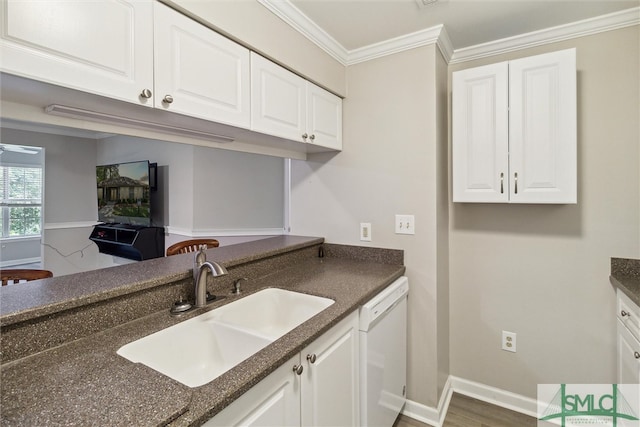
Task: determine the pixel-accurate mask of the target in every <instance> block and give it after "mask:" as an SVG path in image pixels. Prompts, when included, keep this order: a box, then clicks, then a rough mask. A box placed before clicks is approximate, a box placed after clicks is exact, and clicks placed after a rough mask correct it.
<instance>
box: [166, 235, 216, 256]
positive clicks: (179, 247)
mask: <svg viewBox="0 0 640 427" xmlns="http://www.w3.org/2000/svg"><path fill="white" fill-rule="evenodd" d="M201 245H207V248H217V247H218V246H220V242H218V241H217V240H216V239H192V240H185V241H183V242H178V243H174V244H173V245H171V246H169V247H168V248H167V256H170V255H177V254H186V253H189V252H196V251H197V250H198V249H200V246H201Z"/></svg>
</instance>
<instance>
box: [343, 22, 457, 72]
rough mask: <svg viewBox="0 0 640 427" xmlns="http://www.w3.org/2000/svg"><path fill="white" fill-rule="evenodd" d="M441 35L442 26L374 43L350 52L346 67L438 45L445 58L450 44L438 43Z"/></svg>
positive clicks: (442, 32) (448, 42)
mask: <svg viewBox="0 0 640 427" xmlns="http://www.w3.org/2000/svg"><path fill="white" fill-rule="evenodd" d="M442 34H444V35H445V36H446V32H444V26H443V25H437V26H435V27H431V28H427V29H424V30H420V31H416V32H415V33H411V34H405V35H403V36H400V37H395V38H392V39H389V40H385V41H383V42H380V43H374V44H371V45H368V46H364V47H362V48H358V49H354V50H350V51H349V56H348V59H347V62H346V65H353V64H357V63H360V62H365V61H369V60H371V59H376V58H380V57H383V56H387V55H391V54H394V53H398V52H402V51H405V50H409V49H413V48H416V47H420V46H426V45H430V44H438V47H439V48H440V50H443V49H444V50H445V51H443V55H445V57H446V54H445V52H448V51H449V49H450V46H451V42H450V41H447V42H443V43H439V40H440V36H441V35H442ZM447 40H448V36H447ZM441 44H442V45H441Z"/></svg>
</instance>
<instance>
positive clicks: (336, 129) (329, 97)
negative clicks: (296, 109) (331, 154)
mask: <svg viewBox="0 0 640 427" xmlns="http://www.w3.org/2000/svg"><path fill="white" fill-rule="evenodd" d="M307 134H308V135H309V139H308V142H309V143H311V144H314V145H317V146H320V147H325V148H332V149H334V150H342V99H340V98H339V97H337V96H335V95H334V94H332V93H330V92H327V91H326V90H324V89H322V88H321V87H318V86H316V85H314V84H313V83H309V82H307Z"/></svg>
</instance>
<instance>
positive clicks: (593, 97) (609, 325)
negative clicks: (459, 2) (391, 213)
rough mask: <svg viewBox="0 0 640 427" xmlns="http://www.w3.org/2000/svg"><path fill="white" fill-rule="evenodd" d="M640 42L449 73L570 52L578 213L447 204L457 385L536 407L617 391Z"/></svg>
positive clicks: (633, 245)
mask: <svg viewBox="0 0 640 427" xmlns="http://www.w3.org/2000/svg"><path fill="white" fill-rule="evenodd" d="M639 40H640V37H639V31H638V26H635V27H631V28H626V29H621V30H616V31H611V32H606V33H601V34H597V35H592V36H588V37H583V38H579V39H574V40H569V41H565V42H562V43H556V44H552V45H547V46H542V47H538V48H533V49H527V50H523V51H519V52H514V53H512V54H508V55H501V56H498V57H494V58H488V59H483V60H479V61H474V62H470V63H464V64H459V65H455V66H452V67H451V69H452V70H458V69H462V68H468V67H472V66H476V65H481V64H486V63H489V62H497V61H502V60H506V59H511V58H516V57H522V56H528V55H532V54H537V53H542V52H548V51H553V50H560V49H565V48H570V47H576V48H577V67H578V186H579V187H578V204H577V205H546V206H545V205H539V206H533V205H521V206H517V205H504V204H503V205H488V204H464V203H455V204H451V207H450V212H451V230H450V251H449V255H450V291H451V310H450V312H451V318H450V322H451V323H450V324H451V373H452V374H453V375H456V376H458V377H462V378H466V379H469V380H473V381H477V382H480V383H484V384H488V385H490V386H493V387H498V388H501V389H504V390H508V391H511V392H514V393H518V394H521V395H524V396H528V397H531V398H535V396H536V385H537V384H538V383H612V382H615V347H616V346H615V334H616V330H615V310H614V308H615V292H614V289H613V288H612V286H611V285H610V284H609V272H610V266H609V263H610V257H631V258H638V257H640V239H639V236H640V175H639V172H638V170H639V169H640V168H639V165H640V163H639V158H640V157H639V148H640V135H639V132H640V131H639V125H638V120H639V117H640V111H639V105H640V87H639V78H638V76H639V75H640V73H639V71H640V70H639V63H640V58H639V53H640V46H639ZM502 330H508V331H512V332H516V333H517V350H518V351H517V353H509V352H505V351H502V350H500V342H501V338H500V335H501V331H502Z"/></svg>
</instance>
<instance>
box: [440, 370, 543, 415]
mask: <svg viewBox="0 0 640 427" xmlns="http://www.w3.org/2000/svg"><path fill="white" fill-rule="evenodd" d="M449 378H450V379H451V385H452V388H453V391H455V392H456V393H460V394H464V395H465V396H469V397H473V398H475V399H478V400H482V401H483V402H487V403H491V404H493V405H496V406H500V407H502V408H506V409H511V410H512V411H516V412H520V413H521V414H525V415H529V416H530V417H534V418H537V417H538V413H537V412H538V406H537V400H536V399H532V398H530V397H526V396H522V395H520V394H516V393H512V392H510V391H506V390H502V389H499V388H496V387H491V386H488V385H486V384H481V383H477V382H474V381H469V380H465V379H463V378H458V377H454V376H451V377H449Z"/></svg>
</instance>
